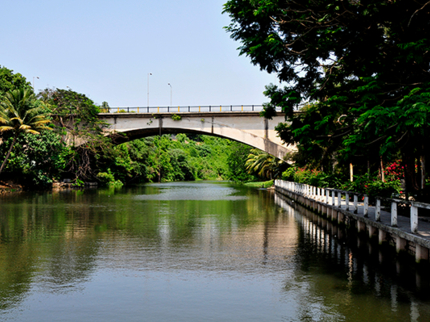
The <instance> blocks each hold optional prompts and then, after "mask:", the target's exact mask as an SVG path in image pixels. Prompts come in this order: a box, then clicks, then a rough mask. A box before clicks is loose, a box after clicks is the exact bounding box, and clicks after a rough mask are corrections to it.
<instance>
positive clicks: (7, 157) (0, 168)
mask: <svg viewBox="0 0 430 322" xmlns="http://www.w3.org/2000/svg"><path fill="white" fill-rule="evenodd" d="M17 137H18V133H15V135H14V137H13V141H12V144H11V145H10V147H9V151H7V154H6V158H5V159H4V161H3V163H2V165H1V167H0V173H1V172H2V171H3V168H4V167H5V166H6V162H7V159H9V156H10V153H11V152H12V149H13V146H14V145H15V142H16V138H17Z"/></svg>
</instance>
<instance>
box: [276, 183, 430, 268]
mask: <svg viewBox="0 0 430 322" xmlns="http://www.w3.org/2000/svg"><path fill="white" fill-rule="evenodd" d="M275 189H276V191H277V192H278V193H280V194H282V195H284V196H286V197H288V198H289V199H291V200H293V201H294V202H295V203H298V204H300V205H301V206H303V207H304V208H306V209H309V210H311V211H313V212H315V213H316V214H318V216H320V217H321V218H323V219H325V220H327V221H328V222H330V223H333V224H336V225H340V226H346V227H348V228H353V229H356V230H357V233H359V234H368V236H369V237H370V238H377V239H378V242H379V244H380V245H382V244H387V243H389V244H391V245H393V246H394V247H395V248H396V251H397V253H401V252H408V253H410V254H412V255H414V256H415V260H416V262H417V263H419V262H422V261H425V262H428V260H429V249H430V240H429V239H427V238H424V237H421V236H419V235H415V234H411V233H408V232H405V231H402V230H400V229H398V228H396V227H391V226H387V225H385V224H383V223H381V222H377V221H374V220H371V219H370V218H364V217H362V216H358V215H356V214H354V213H352V212H350V211H348V210H345V209H341V208H340V207H338V206H335V205H330V204H326V203H324V202H320V201H318V200H315V199H312V198H310V197H308V196H306V195H302V194H300V193H297V192H293V191H290V190H287V189H284V188H282V187H279V186H275ZM429 235H430V232H429Z"/></svg>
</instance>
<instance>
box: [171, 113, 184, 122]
mask: <svg viewBox="0 0 430 322" xmlns="http://www.w3.org/2000/svg"><path fill="white" fill-rule="evenodd" d="M172 120H173V121H180V120H182V116H180V115H176V114H173V115H172Z"/></svg>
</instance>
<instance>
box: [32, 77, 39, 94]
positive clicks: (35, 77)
mask: <svg viewBox="0 0 430 322" xmlns="http://www.w3.org/2000/svg"><path fill="white" fill-rule="evenodd" d="M35 78H37V79H39V77H38V76H33V91H34V79H35Z"/></svg>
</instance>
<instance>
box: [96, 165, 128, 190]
mask: <svg viewBox="0 0 430 322" xmlns="http://www.w3.org/2000/svg"><path fill="white" fill-rule="evenodd" d="M97 178H98V179H99V180H100V182H101V183H102V184H103V185H105V186H110V187H114V188H121V187H122V186H123V185H124V184H123V183H122V182H121V181H120V180H115V176H114V175H113V174H112V172H111V171H110V169H108V171H107V172H99V173H98V174H97Z"/></svg>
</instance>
